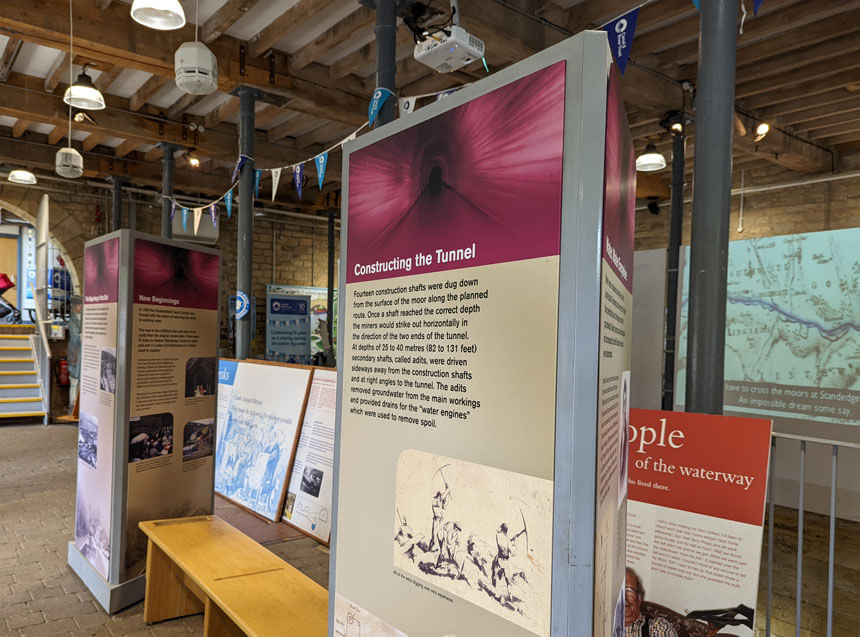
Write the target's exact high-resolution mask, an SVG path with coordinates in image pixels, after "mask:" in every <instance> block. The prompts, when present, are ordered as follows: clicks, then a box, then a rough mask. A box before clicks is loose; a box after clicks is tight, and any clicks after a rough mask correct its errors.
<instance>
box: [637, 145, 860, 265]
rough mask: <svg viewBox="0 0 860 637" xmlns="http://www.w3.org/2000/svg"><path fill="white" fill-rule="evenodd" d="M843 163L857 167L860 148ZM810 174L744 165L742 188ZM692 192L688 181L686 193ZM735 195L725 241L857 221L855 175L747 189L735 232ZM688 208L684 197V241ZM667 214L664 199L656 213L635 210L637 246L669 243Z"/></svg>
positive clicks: (859, 193) (859, 197) (859, 184)
mask: <svg viewBox="0 0 860 637" xmlns="http://www.w3.org/2000/svg"><path fill="white" fill-rule="evenodd" d="M842 166H843V172H854V171H858V170H860V154H856V155H850V156H846V157H843V158H842ZM813 177H814V176H813V175H806V174H803V173H797V172H793V171H790V170H785V169H782V168H779V167H777V166H773V167H767V168H759V169H756V170H748V171H745V173H744V188H751V187H755V186H765V185H773V184H789V183H797V182H800V181H804V180H808V179H810V178H813ZM740 185H741V184H740V175H739V174H736V175H735V176H734V183H733V188H739V187H740ZM691 193H692V189H691V188H690V185H689V184H688V185H687V187H686V188H685V198H689V197H690V196H691ZM740 201H741V198H740V197H739V196H734V197H732V208H731V222H730V235H729V240H730V241H734V240H737V239H751V238H754V237H767V236H775V235H785V234H797V233H800V232H817V231H820V230H837V229H840V228H854V227H857V226H860V177H853V178H849V179H843V180H838V181H831V182H828V183H819V184H810V185H805V186H796V187H793V188H784V189H778V190H770V191H766V192H760V193H747V194H745V195H744V197H743V209H744V223H743V228H744V230H743V232H738V218H739V210H740ZM692 211H693V205H692V202H690V201H685V203H684V233H683V239H682V242H683V243H684V244H689V243H690V220H691V215H692ZM669 216H670V213H669V202H668V201H664V202H661V203H660V214H659V215H653V214H651V213H650V212H648V211H647V210H644V209H643V210H637V211H636V246H635V247H636V250H645V249H650V248H665V247H668V244H669Z"/></svg>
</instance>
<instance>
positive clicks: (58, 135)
mask: <svg viewBox="0 0 860 637" xmlns="http://www.w3.org/2000/svg"><path fill="white" fill-rule="evenodd" d="M67 130H68V129H67V128H66V127H65V126H54V129H53V130H52V131H51V132H50V133H48V143H49V144H50V145H51V146H55V145H56V144H59V143H60V140H61V139H63V138H64V137H65V136H66V131H67Z"/></svg>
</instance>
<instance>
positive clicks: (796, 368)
mask: <svg viewBox="0 0 860 637" xmlns="http://www.w3.org/2000/svg"><path fill="white" fill-rule="evenodd" d="M685 256H686V258H685V259H684V260H683V261H684V264H685V265H686V266H688V265H689V248H687V253H686V255H685ZM688 272H689V270H688V268H687V267H685V268H684V272H683V277H684V284H683V291H684V295H683V298H682V309H681V321H680V324H679V333H678V339H679V340H678V349H679V357H678V377H677V384H676V389H675V396H676V402H678V401H679V400H683V396H684V389H685V387H684V380H685V372H686V365H685V362H686V349H687V292H688V282H689V275H688ZM727 293H728V294H727V301H728V302H727V307H726V359H725V381H726V384H725V394H724V402H725V407H726V409H730V410H733V411H744V412H747V413H752V414H762V415H780V416H790V417H795V418H804V419H814V420H821V421H826V422H834V423H846V424H860V231H858V230H856V229H849V230H836V231H829V232H816V233H809V234H800V235H791V236H785V237H768V238H764V239H750V240H745V241H733V242H731V243H730V244H729V265H728V290H727Z"/></svg>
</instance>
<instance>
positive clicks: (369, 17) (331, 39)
mask: <svg viewBox="0 0 860 637" xmlns="http://www.w3.org/2000/svg"><path fill="white" fill-rule="evenodd" d="M375 23H376V11H375V10H374V9H371V8H370V7H365V6H361V7H359V8H358V9H357V10H356V11H353V12H352V13H350V14H349V15H348V16H346V17H345V18H344V19H343V20H341V21H340V22H338V23H337V24H335V25H334V26H332V27H330V28H328V29H326V30H325V31H324V32H323V33H322V34H320V35H319V36H317V37H316V38H314V39H313V40H312V41H311V42H308V43H307V44H306V45H305V46H303V47H302V48H300V49H299V50H298V51H296V52H295V53H293V54H292V56H291V57H290V68H293V69H303V68H305V67H306V66H307V65H309V64H310V63H311V62H315V61H316V60H317V58H319V57H320V56H322V55H325V54H326V53H328V52H329V51H331V50H332V49H334V48H335V47H337V46H339V45H341V44H343V43H344V42H346V41H347V40H349V39H350V38H351V37H352V36H354V35H355V34H356V33H358V32H359V31H364V30H367V29H369V28H370V27H371V26H373V25H374V24H375Z"/></svg>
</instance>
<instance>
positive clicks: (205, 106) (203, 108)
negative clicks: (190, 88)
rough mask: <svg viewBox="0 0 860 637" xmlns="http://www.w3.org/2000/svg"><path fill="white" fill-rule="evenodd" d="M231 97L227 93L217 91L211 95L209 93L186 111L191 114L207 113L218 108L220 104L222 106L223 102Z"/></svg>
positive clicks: (200, 114)
mask: <svg viewBox="0 0 860 637" xmlns="http://www.w3.org/2000/svg"><path fill="white" fill-rule="evenodd" d="M229 99H230V95H227V93H222V92H221V91H215V92H214V93H212V94H211V95H207V96H206V97H204V98H203V99H202V100H200V101H199V102H197V103H196V104H195V105H194V106H192V107H191V108H189V109H188V110H187V111H185V112H186V113H188V114H189V115H199V116H202V115H206V113H208V112H209V111H212V110H214V109H216V108H218V107H219V106H221V104H223V103H224V102H226V101H227V100H229Z"/></svg>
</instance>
